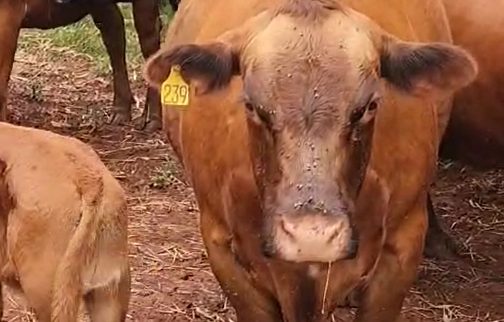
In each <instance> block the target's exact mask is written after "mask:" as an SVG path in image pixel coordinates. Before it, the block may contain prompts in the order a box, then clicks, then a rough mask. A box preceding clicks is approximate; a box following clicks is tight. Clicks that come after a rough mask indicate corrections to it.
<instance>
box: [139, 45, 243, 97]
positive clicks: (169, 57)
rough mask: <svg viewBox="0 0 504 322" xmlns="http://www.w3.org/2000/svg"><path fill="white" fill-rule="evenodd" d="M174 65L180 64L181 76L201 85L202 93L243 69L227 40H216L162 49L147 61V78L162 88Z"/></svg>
mask: <svg viewBox="0 0 504 322" xmlns="http://www.w3.org/2000/svg"><path fill="white" fill-rule="evenodd" d="M175 65H178V66H180V70H181V74H182V77H183V78H184V79H185V80H186V81H187V82H189V83H192V82H194V81H197V82H198V84H201V86H202V87H203V92H207V91H213V90H217V89H220V88H222V87H224V86H226V85H228V84H229V82H230V81H231V78H232V77H233V76H234V75H237V74H239V72H240V59H239V55H238V53H237V52H235V51H234V50H233V49H232V47H231V46H230V45H228V44H227V43H224V42H213V43H208V44H202V45H196V44H187V45H180V46H176V47H173V48H171V49H168V50H166V49H164V50H163V49H161V50H160V51H158V52H157V53H156V54H155V55H153V56H152V57H151V58H150V59H149V60H148V61H147V63H146V66H145V68H144V76H145V79H146V80H147V82H148V83H149V84H150V85H151V86H153V87H155V88H159V87H160V86H161V84H162V83H163V82H164V81H165V80H166V79H167V78H168V76H169V74H170V71H171V68H172V66H175Z"/></svg>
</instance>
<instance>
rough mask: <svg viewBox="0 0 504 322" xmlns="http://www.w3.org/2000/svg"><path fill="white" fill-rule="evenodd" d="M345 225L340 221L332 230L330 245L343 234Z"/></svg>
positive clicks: (328, 241)
mask: <svg viewBox="0 0 504 322" xmlns="http://www.w3.org/2000/svg"><path fill="white" fill-rule="evenodd" d="M343 225H344V224H343V222H342V221H339V222H337V223H336V224H334V225H333V226H332V227H331V228H330V234H329V239H328V240H327V243H328V244H329V243H332V242H333V241H334V240H335V239H336V238H337V237H338V236H339V235H340V234H341V233H342V230H343V228H344V227H343Z"/></svg>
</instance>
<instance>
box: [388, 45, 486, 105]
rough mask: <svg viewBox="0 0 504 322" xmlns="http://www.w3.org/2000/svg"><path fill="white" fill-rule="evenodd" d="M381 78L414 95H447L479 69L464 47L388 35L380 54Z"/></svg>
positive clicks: (473, 75) (474, 75) (465, 82)
mask: <svg viewBox="0 0 504 322" xmlns="http://www.w3.org/2000/svg"><path fill="white" fill-rule="evenodd" d="M380 68H381V75H382V77H383V78H385V79H386V80H388V81H389V82H390V83H392V84H393V85H394V86H395V87H396V88H399V89H401V90H403V91H405V92H407V93H409V94H412V95H416V96H431V97H432V96H435V97H440V96H448V95H451V94H453V92H454V91H456V90H458V89H460V88H462V87H465V86H467V85H469V84H470V83H471V82H472V81H473V80H474V79H475V78H476V75H477V73H478V65H477V63H476V61H475V59H474V58H473V57H472V56H471V55H470V54H469V53H468V52H467V51H466V50H464V49H462V48H461V47H458V46H454V45H450V44H445V43H412V42H404V41H400V40H398V39H394V38H391V37H387V39H386V40H385V41H384V42H383V49H382V52H381V58H380Z"/></svg>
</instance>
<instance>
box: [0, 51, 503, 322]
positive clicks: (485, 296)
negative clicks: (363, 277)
mask: <svg viewBox="0 0 504 322" xmlns="http://www.w3.org/2000/svg"><path fill="white" fill-rule="evenodd" d="M90 64H91V62H89V61H88V60H86V59H84V58H79V57H78V56H75V55H73V54H71V53H56V54H55V53H50V52H49V51H35V52H33V51H32V52H27V51H19V52H18V54H17V59H16V64H15V70H14V72H13V75H12V81H11V85H10V94H9V95H10V97H9V109H10V111H11V121H12V122H13V123H16V124H21V125H24V126H32V127H37V128H44V129H48V130H51V131H55V132H58V133H63V134H67V135H73V136H75V137H78V138H80V139H82V140H83V141H84V142H87V143H89V144H91V145H92V146H93V147H94V148H95V149H96V150H97V151H98V153H99V154H100V156H101V157H102V159H103V160H104V161H105V163H106V164H107V165H108V167H109V168H110V170H111V171H112V172H113V173H114V174H115V176H116V177H117V178H118V179H119V180H120V182H121V183H122V185H123V186H124V187H125V189H126V190H127V192H128V195H129V209H130V245H131V248H130V253H131V261H132V270H133V285H132V299H131V305H130V311H129V315H128V321H180V322H182V321H198V322H203V321H234V313H233V309H232V308H231V307H230V305H229V303H228V302H227V301H226V299H225V297H224V296H223V295H222V293H221V291H220V289H219V287H218V285H217V283H216V281H215V279H214V277H213V275H212V273H211V271H210V268H209V265H208V262H207V259H206V255H205V250H204V247H203V245H202V241H201V238H200V235H199V228H198V209H197V206H196V204H195V201H194V198H193V194H192V191H191V189H190V187H188V186H187V184H186V183H185V181H184V177H183V175H182V173H181V170H180V166H179V165H178V163H177V161H176V160H175V159H174V156H173V153H172V151H171V149H170V147H169V146H168V145H167V144H166V143H165V141H164V140H163V136H162V135H161V134H156V135H145V134H143V133H141V132H138V131H135V130H134V129H133V128H132V127H124V128H114V127H112V126H109V125H107V124H104V120H105V119H106V118H107V117H108V116H109V115H110V109H109V106H110V105H111V99H112V92H111V87H110V86H109V81H108V80H107V79H102V78H99V77H96V75H93V74H92V73H91V72H90V70H91V69H90ZM137 76H138V75H130V77H131V78H132V79H134V78H138V77H137ZM143 86H144V85H143V84H142V83H141V82H140V81H138V80H135V81H134V89H135V93H136V94H137V96H138V100H139V104H137V107H136V108H135V113H137V114H138V113H139V107H140V106H142V104H140V103H142V102H143V94H144V91H145V88H144V87H143ZM434 201H435V205H436V210H437V212H439V214H440V215H441V216H442V217H443V219H444V221H445V223H446V225H447V226H448V227H450V228H451V231H452V233H453V234H454V235H455V236H456V238H457V239H458V240H460V241H462V242H463V243H464V244H465V246H466V247H468V249H469V250H470V252H469V253H468V254H466V257H465V259H460V260H458V261H456V262H448V261H432V260H425V261H424V263H423V265H422V266H421V268H420V273H419V277H418V281H417V283H416V285H415V287H414V289H413V290H412V292H411V294H410V295H409V296H408V298H407V301H406V304H405V306H404V309H403V312H404V316H405V317H406V318H407V320H408V321H442V322H450V321H460V322H477V321H494V322H496V321H504V171H500V172H499V171H487V172H481V171H476V170H474V169H471V168H468V167H464V166H463V165H460V164H457V163H451V162H448V161H444V162H442V163H441V164H440V171H439V180H438V181H437V182H436V185H435V192H434ZM4 300H5V302H6V305H7V307H6V309H5V315H4V320H5V321H32V319H33V317H32V314H30V312H29V311H28V310H27V309H26V308H25V307H24V305H23V301H22V300H20V299H19V297H17V296H15V295H12V294H10V293H9V294H7V296H5V299H4ZM343 311H344V310H343ZM343 311H341V312H339V311H338V312H337V313H338V314H342V315H340V316H347V318H346V319H344V320H345V321H350V320H348V316H349V315H351V314H352V312H350V313H349V312H343ZM333 321H343V319H341V318H336V317H335V318H334V319H333ZM258 322H260V321H258Z"/></svg>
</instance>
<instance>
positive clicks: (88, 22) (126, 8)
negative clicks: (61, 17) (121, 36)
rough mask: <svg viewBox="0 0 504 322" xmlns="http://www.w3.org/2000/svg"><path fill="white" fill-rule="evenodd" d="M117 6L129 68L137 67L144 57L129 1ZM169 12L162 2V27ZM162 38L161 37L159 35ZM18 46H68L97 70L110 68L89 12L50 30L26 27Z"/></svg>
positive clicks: (107, 70)
mask: <svg viewBox="0 0 504 322" xmlns="http://www.w3.org/2000/svg"><path fill="white" fill-rule="evenodd" d="M163 2H167V1H163ZM120 9H121V11H122V13H123V16H124V23H125V27H126V59H127V62H128V69H129V70H138V68H140V66H141V65H142V63H143V57H142V55H141V52H140V45H139V43H138V36H137V34H136V31H135V27H134V22H133V13H132V10H131V5H129V4H121V5H120ZM172 16H173V13H172V11H171V7H170V6H169V5H167V4H163V5H162V9H161V19H162V22H163V27H164V30H165V28H166V26H167V25H168V23H169V21H170V20H171V17H172ZM163 34H164V33H163ZM163 34H162V35H163ZM161 38H163V37H162V36H161ZM19 48H21V49H27V50H29V49H30V48H32V49H33V48H35V49H37V48H38V49H40V48H51V49H68V50H71V51H73V52H75V53H78V54H82V55H84V56H87V57H88V58H89V59H90V60H92V61H93V62H95V66H96V73H98V74H99V75H106V74H109V73H110V72H111V67H110V63H109V57H108V55H107V52H106V50H105V46H104V45H103V42H102V39H101V36H100V32H99V30H98V29H97V28H96V27H95V25H94V24H93V21H92V19H91V17H90V16H87V17H85V18H84V19H82V20H81V21H79V22H77V23H75V24H73V25H69V26H66V27H60V28H56V29H50V30H36V29H31V30H28V29H25V30H23V32H22V33H21V37H20V41H19Z"/></svg>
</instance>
